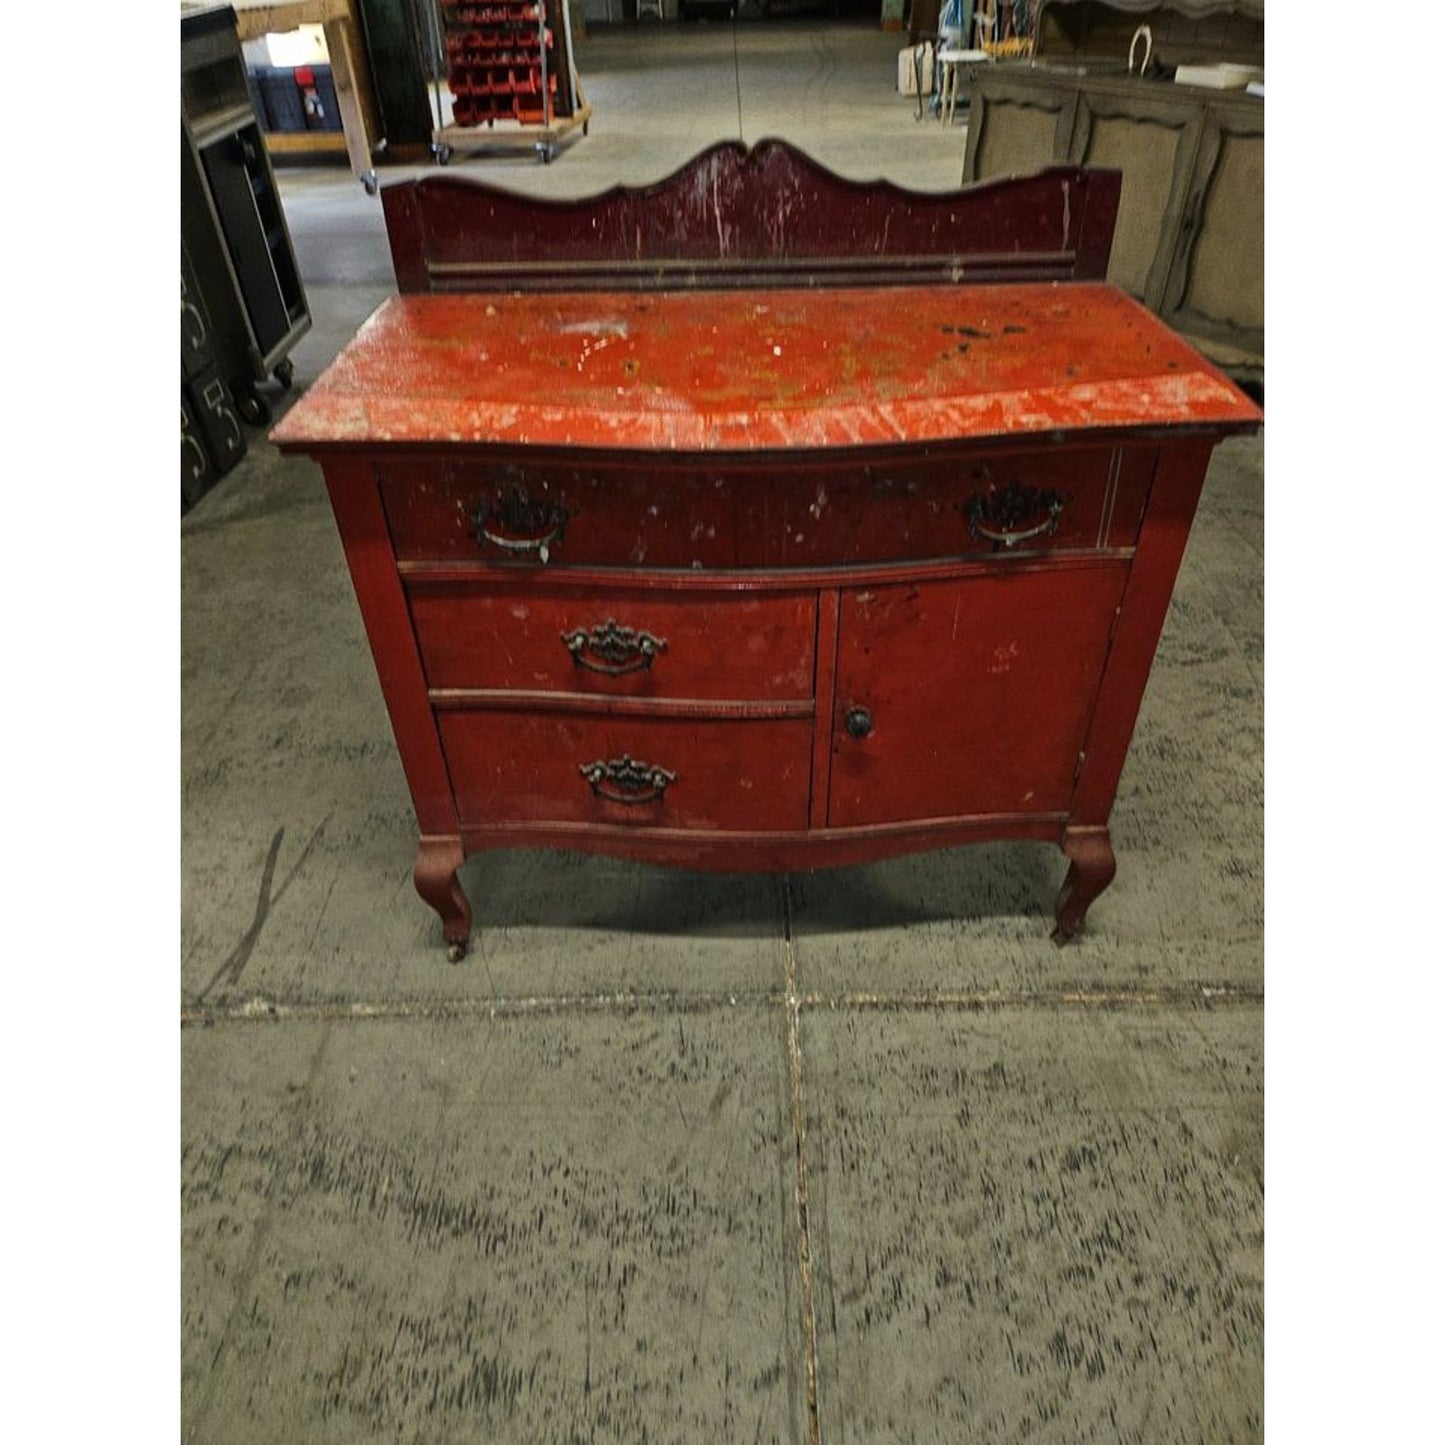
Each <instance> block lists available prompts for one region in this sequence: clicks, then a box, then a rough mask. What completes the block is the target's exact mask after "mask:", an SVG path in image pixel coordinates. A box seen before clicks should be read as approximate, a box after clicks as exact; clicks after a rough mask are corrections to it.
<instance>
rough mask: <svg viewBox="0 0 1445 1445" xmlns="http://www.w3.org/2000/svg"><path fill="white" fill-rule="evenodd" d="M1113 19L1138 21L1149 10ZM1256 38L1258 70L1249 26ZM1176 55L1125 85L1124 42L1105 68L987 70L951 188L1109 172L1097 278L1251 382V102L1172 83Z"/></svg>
mask: <svg viewBox="0 0 1445 1445" xmlns="http://www.w3.org/2000/svg"><path fill="white" fill-rule="evenodd" d="M1053 8H1059V9H1063V10H1065V11H1067V10H1068V9H1069V7H1053V6H1051V7H1049V9H1053ZM1094 8H1095V9H1096V10H1103V9H1104V8H1105V7H1094ZM1109 8H1110V9H1114V7H1109ZM1045 13H1046V12H1041V14H1045ZM1118 18H1121V17H1118V16H1117V14H1116V19H1118ZM1122 18H1123V19H1125V20H1127V21H1128V22H1129V23H1133V22H1134V21H1138V22H1140V23H1147V22H1148V20H1149V18H1150V12H1147V11H1141V10H1137V9H1136V10H1132V11H1129V12H1127V13H1126V14H1125V15H1124V16H1123V17H1122ZM1237 18H1238V17H1237V16H1236V17H1234V19H1235V20H1236V21H1237ZM1161 28H1162V27H1161ZM1125 33H1126V34H1127V32H1125ZM1259 33H1260V37H1261V38H1260V45H1261V55H1260V57H1259V58H1260V59H1261V60H1262V44H1263V40H1262V35H1263V30H1262V20H1261V22H1260V32H1259ZM1118 36H1119V32H1118V31H1117V29H1115V30H1114V31H1112V32H1110V34H1109V36H1108V39H1109V43H1110V44H1111V45H1114V46H1116V47H1117V45H1118V43H1119V40H1118ZM1236 38H1237V32H1236ZM1041 39H1042V36H1041ZM1217 53H1218V52H1213V53H1211V52H1208V51H1205V52H1204V54H1205V57H1206V58H1213V55H1214V54H1217ZM1232 53H1233V54H1235V55H1237V54H1238V53H1239V52H1238V50H1235V51H1233V52H1232ZM1189 58H1191V57H1190V56H1189V55H1188V54H1185V53H1183V52H1181V51H1180V50H1178V49H1176V50H1175V51H1174V52H1173V53H1172V55H1171V64H1170V65H1168V66H1167V67H1159V66H1157V62H1156V68H1154V69H1153V71H1152V73H1150V74H1145V75H1142V76H1141V75H1130V74H1128V73H1126V71H1125V61H1126V59H1127V41H1126V42H1125V49H1124V51H1123V52H1122V54H1121V55H1120V56H1119V57H1118V59H1117V60H1116V59H1115V57H1114V56H1113V55H1109V56H1101V55H1093V54H1089V53H1087V52H1083V53H1078V54H1071V55H1068V56H1066V57H1062V58H1060V59H1057V60H1051V59H1049V58H1047V57H1044V56H1041V57H1037V58H1035V60H1033V61H1031V62H1020V63H1015V64H998V65H995V66H992V67H990V68H989V69H988V70H986V71H984V72H982V73H981V74H980V75H979V77H978V81H977V84H976V86H975V89H974V94H973V102H972V107H971V110H970V115H969V127H968V148H967V152H966V154H965V157H964V168H963V179H964V181H965V182H969V181H980V180H989V179H992V178H993V177H996V176H1002V175H1011V174H1020V173H1027V172H1030V171H1035V170H1038V169H1040V168H1041V167H1043V166H1046V165H1052V164H1056V163H1059V162H1068V163H1070V164H1076V165H1077V164H1082V165H1095V166H1108V167H1111V168H1113V169H1117V170H1119V171H1122V172H1123V186H1122V190H1121V194H1120V198H1119V220H1118V225H1117V227H1116V230H1115V235H1114V250H1113V254H1112V256H1111V258H1110V264H1109V279H1110V280H1111V281H1113V282H1114V283H1115V284H1117V285H1119V286H1121V287H1123V288H1124V289H1125V290H1126V291H1128V292H1130V293H1131V294H1132V295H1134V296H1135V297H1137V298H1138V299H1139V300H1140V301H1142V302H1143V303H1144V304H1145V305H1146V306H1148V307H1149V308H1150V309H1151V310H1152V311H1154V312H1156V313H1157V314H1158V315H1159V316H1161V317H1162V318H1163V319H1164V320H1165V321H1167V322H1168V323H1169V324H1170V325H1171V326H1172V327H1174V329H1175V330H1177V331H1180V332H1182V333H1184V334H1185V335H1187V336H1188V337H1189V338H1190V339H1191V340H1192V341H1193V342H1194V343H1195V344H1196V345H1197V346H1198V347H1199V348H1200V350H1202V351H1204V352H1205V353H1206V354H1207V355H1208V356H1210V357H1211V358H1212V359H1213V360H1214V361H1215V362H1216V363H1218V364H1219V365H1220V366H1221V367H1223V368H1224V369H1225V370H1226V371H1228V372H1230V373H1231V374H1232V375H1234V376H1236V377H1238V378H1240V379H1241V380H1262V379H1263V375H1264V101H1263V99H1262V98H1259V97H1256V96H1252V95H1248V94H1246V93H1245V92H1243V91H1220V90H1212V89H1207V88H1204V87H1199V86H1189V85H1179V84H1176V83H1175V82H1174V81H1173V79H1172V75H1173V66H1174V64H1177V63H1179V62H1180V61H1181V60H1184V59H1189Z"/></svg>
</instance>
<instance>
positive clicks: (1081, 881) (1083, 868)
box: [1054, 828, 1114, 944]
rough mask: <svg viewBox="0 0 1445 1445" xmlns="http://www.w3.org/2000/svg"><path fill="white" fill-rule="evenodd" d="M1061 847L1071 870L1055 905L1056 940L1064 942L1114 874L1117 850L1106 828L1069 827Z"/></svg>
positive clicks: (1079, 927)
mask: <svg viewBox="0 0 1445 1445" xmlns="http://www.w3.org/2000/svg"><path fill="white" fill-rule="evenodd" d="M1062 847H1063V850H1064V854H1065V856H1066V857H1067V858H1068V860H1069V871H1068V873H1067V875H1066V876H1065V878H1064V886H1063V887H1062V888H1060V889H1059V896H1058V900H1057V901H1056V902H1055V904H1054V942H1055V943H1061V944H1062V943H1067V942H1068V941H1069V939H1071V938H1072V937H1073V936H1074V935H1075V934H1076V933H1078V932H1079V931H1080V930H1081V929H1082V928H1083V926H1084V915H1085V914H1086V913H1087V912H1088V911H1089V905H1090V904H1091V903H1092V902H1093V901H1094V900H1095V899H1096V898H1097V897H1098V896H1099V895H1100V894H1101V893H1102V892H1103V891H1104V890H1105V889H1106V888H1107V887H1108V886H1109V884H1110V883H1111V882H1112V881H1113V877H1114V849H1113V848H1112V847H1111V846H1110V843H1109V830H1108V829H1107V828H1066V829H1065V830H1064V840H1063V844H1062Z"/></svg>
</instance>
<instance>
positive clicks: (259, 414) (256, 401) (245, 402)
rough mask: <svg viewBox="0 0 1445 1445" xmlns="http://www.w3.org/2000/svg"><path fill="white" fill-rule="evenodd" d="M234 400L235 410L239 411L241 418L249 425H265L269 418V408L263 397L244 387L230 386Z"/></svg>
mask: <svg viewBox="0 0 1445 1445" xmlns="http://www.w3.org/2000/svg"><path fill="white" fill-rule="evenodd" d="M232 391H233V394H234V396H235V400H236V410H237V411H238V412H240V413H241V420H242V421H244V422H246V423H247V424H248V425H250V426H266V425H267V424H268V423H269V422H270V420H271V408H270V407H269V406H267V405H266V402H265V400H264V398H262V397H259V396H257V395H256V393H255V392H254V391H249V390H247V389H245V388H244V387H235V388H232Z"/></svg>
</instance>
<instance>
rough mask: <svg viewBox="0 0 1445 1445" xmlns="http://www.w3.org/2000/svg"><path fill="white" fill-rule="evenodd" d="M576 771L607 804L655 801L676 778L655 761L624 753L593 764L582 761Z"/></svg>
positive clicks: (674, 774) (675, 775) (633, 803)
mask: <svg viewBox="0 0 1445 1445" xmlns="http://www.w3.org/2000/svg"><path fill="white" fill-rule="evenodd" d="M577 771H578V772H579V773H581V774H582V776H583V777H584V778H586V779H587V781H588V783H590V784H591V786H592V791H593V792H594V793H595V794H596V795H597V796H598V797H599V798H605V799H606V800H607V801H608V802H609V803H625V804H627V805H628V806H629V807H631V806H634V805H635V804H637V803H655V802H657V801H658V799H659V798H661V797H662V795H663V794H664V793H665V792H666V791H667V788H668V785H669V784H670V783H675V782H676V781H677V774H676V773H674V772H670V771H669V770H668V769H667V768H662V767H659V766H658V765H657V764H656V763H640V762H637V761H635V760H634V759H633V758H630V757H628V755H627V754H626V753H623V755H622V756H621V757H620V758H614V759H612V760H611V761H610V762H603V761H602V760H601V759H598V761H597V762H595V763H582V764H581V765H580V766H579V767H578V769H577Z"/></svg>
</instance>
